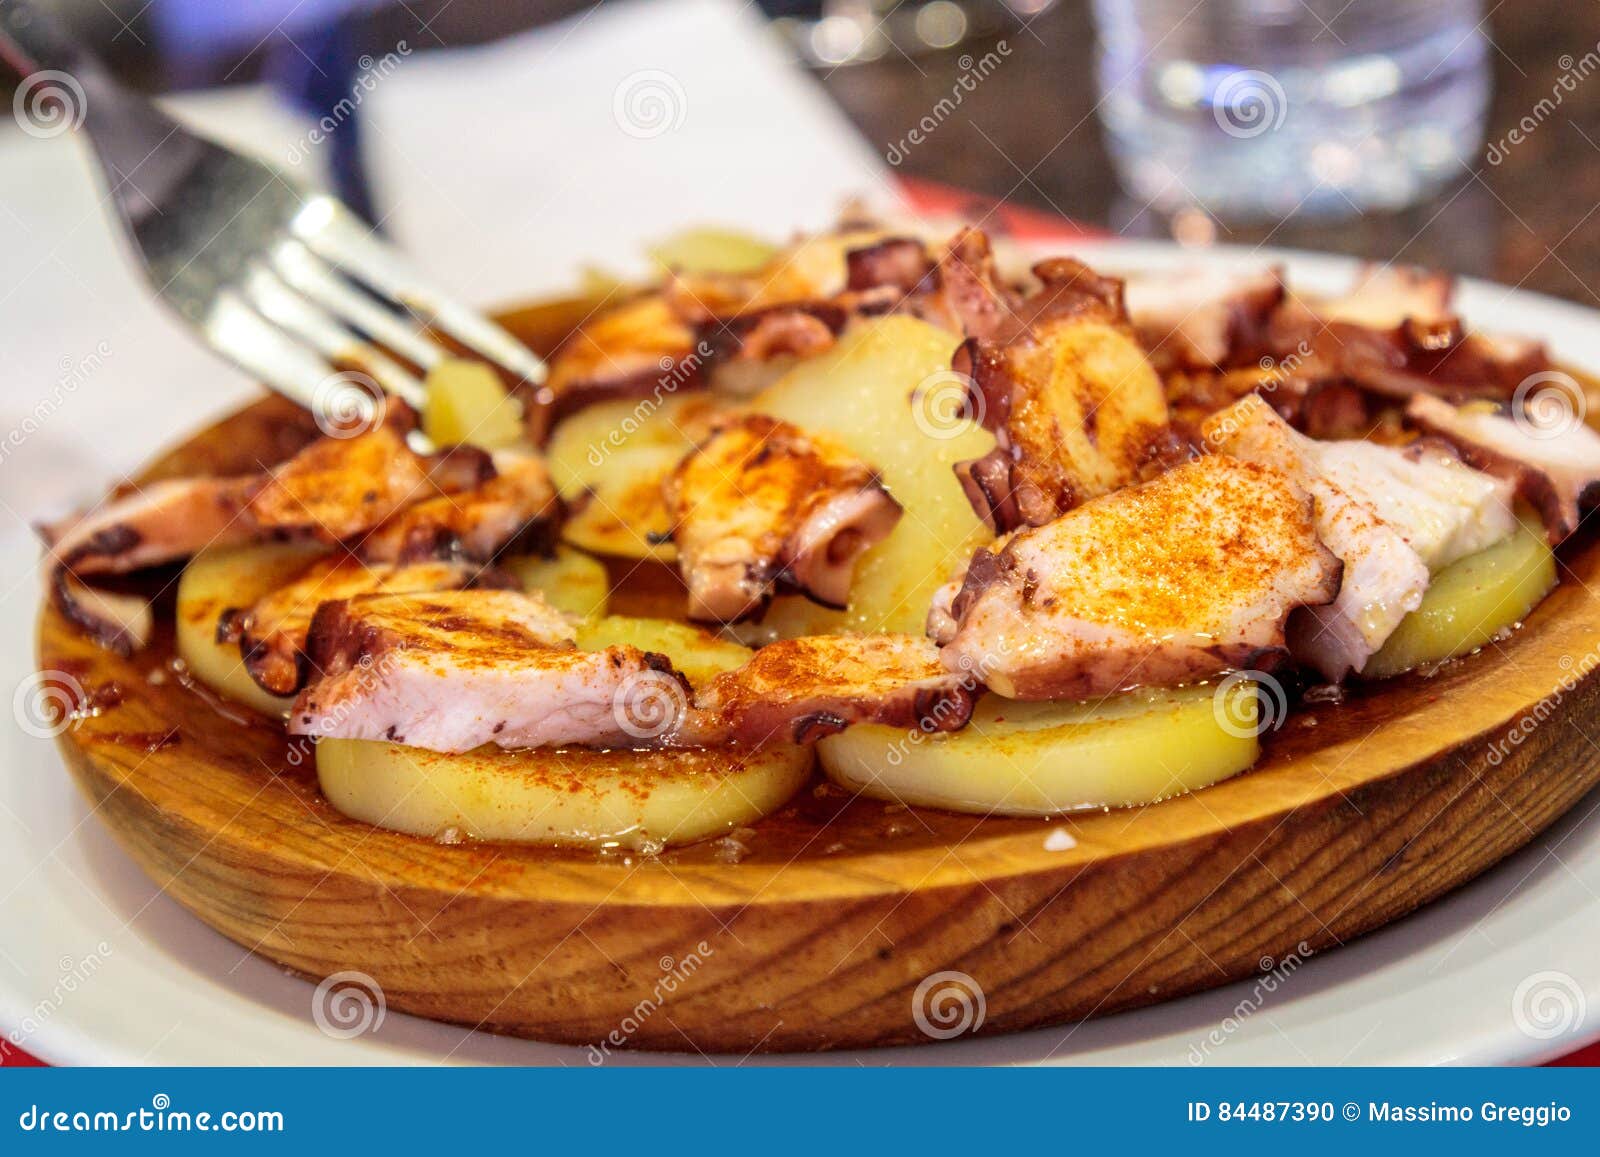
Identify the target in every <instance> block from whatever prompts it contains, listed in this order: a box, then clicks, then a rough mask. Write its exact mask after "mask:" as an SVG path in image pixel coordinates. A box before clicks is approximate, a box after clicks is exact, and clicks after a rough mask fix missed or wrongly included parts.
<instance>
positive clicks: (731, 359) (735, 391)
mask: <svg viewBox="0 0 1600 1157" xmlns="http://www.w3.org/2000/svg"><path fill="white" fill-rule="evenodd" d="M847 317H848V315H847V314H846V312H845V310H844V309H843V308H842V307H840V306H838V305H834V304H831V303H828V302H817V303H801V304H797V305H775V306H771V307H769V308H767V309H761V310H755V311H753V312H750V313H742V314H736V315H734V316H733V317H728V318H719V319H716V320H713V321H709V322H706V323H704V324H703V325H701V326H700V328H699V330H698V336H697V342H696V348H697V349H698V350H700V351H701V353H702V358H703V361H704V363H705V366H704V371H703V372H704V374H705V376H706V379H707V381H708V382H709V383H710V384H711V385H712V386H713V387H715V388H716V389H718V390H720V391H722V392H723V393H725V394H730V395H732V396H734V397H740V398H748V397H752V396H754V395H755V394H758V393H760V392H761V391H762V390H763V389H765V388H766V387H767V386H769V385H771V384H772V383H773V382H775V381H777V380H778V378H780V377H782V376H783V375H784V374H785V373H786V372H788V370H789V368H790V367H791V366H793V365H794V363H795V362H796V361H798V360H799V359H801V358H809V357H815V356H817V355H818V354H821V353H825V352H827V351H828V350H829V349H831V348H832V347H833V344H834V341H835V339H836V338H837V337H838V335H839V332H840V331H841V330H842V329H844V325H845V321H846V320H847Z"/></svg>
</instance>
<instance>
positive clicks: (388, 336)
mask: <svg viewBox="0 0 1600 1157" xmlns="http://www.w3.org/2000/svg"><path fill="white" fill-rule="evenodd" d="M271 260H272V268H273V270H274V271H275V272H276V273H277V274H278V276H279V277H281V278H283V280H284V281H285V282H287V283H288V285H289V286H290V287H291V288H294V289H298V290H299V291H300V292H301V293H303V294H305V295H306V296H307V297H308V298H310V299H311V300H312V301H314V302H316V303H317V304H318V305H320V306H322V308H323V309H326V310H327V311H328V312H329V313H331V314H333V316H335V317H338V318H342V319H344V320H345V321H346V322H348V323H350V324H352V325H354V326H355V327H356V328H357V329H359V330H361V331H362V332H363V333H365V334H367V335H368V336H369V337H371V338H372V339H373V340H374V341H377V342H379V343H381V344H383V345H386V346H388V347H389V348H390V349H392V350H394V351H395V352H396V353H398V354H399V355H400V356H401V357H403V358H405V359H407V360H408V361H410V362H413V363H414V364H416V365H418V366H421V367H422V368H423V369H424V370H431V369H432V368H433V367H434V366H436V365H438V364H439V362H440V361H441V360H442V359H443V358H444V357H445V350H444V347H442V346H440V345H439V344H438V343H437V342H434V341H431V340H430V339H429V338H427V337H426V336H425V335H424V334H423V333H422V332H421V331H419V330H418V329H416V328H415V327H414V326H412V325H411V324H410V322H409V320H407V321H402V320H401V318H400V315H399V314H396V313H395V312H393V311H392V310H390V309H389V308H388V307H387V306H384V305H380V304H379V303H378V300H377V298H375V297H373V296H372V295H371V294H368V293H364V292H362V291H361V290H360V289H358V288H357V287H356V286H354V285H352V284H351V283H350V282H348V281H346V280H345V279H344V278H343V277H341V276H340V275H339V274H338V273H337V272H336V271H335V270H334V269H333V267H332V266H330V265H329V264H328V263H327V262H326V261H324V260H323V259H322V258H320V257H318V256H317V255H316V254H315V253H313V252H311V250H309V249H307V248H306V247H305V245H304V244H303V243H301V242H299V241H284V242H282V243H281V244H279V245H277V246H275V247H274V248H273V251H272V258H271Z"/></svg>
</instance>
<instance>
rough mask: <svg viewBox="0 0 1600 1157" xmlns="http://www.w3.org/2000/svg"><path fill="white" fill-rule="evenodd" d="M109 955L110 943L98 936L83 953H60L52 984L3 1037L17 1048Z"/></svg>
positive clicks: (85, 982)
mask: <svg viewBox="0 0 1600 1157" xmlns="http://www.w3.org/2000/svg"><path fill="white" fill-rule="evenodd" d="M110 956H111V945H109V944H107V943H106V942H105V941H104V940H102V941H100V943H98V944H96V945H95V947H94V951H93V952H90V953H88V954H86V955H84V956H81V957H77V958H74V957H71V956H63V957H61V959H60V961H59V962H58V964H57V968H58V970H59V971H58V975H57V976H56V982H55V984H54V985H53V986H51V989H50V991H49V992H47V993H45V994H44V995H43V996H41V997H40V998H39V999H38V1001H36V1002H35V1003H34V1006H33V1007H32V1008H30V1009H28V1010H27V1011H26V1012H25V1013H24V1014H23V1016H22V1019H21V1020H20V1021H18V1022H17V1025H16V1027H15V1028H13V1029H12V1030H11V1031H10V1032H9V1033H7V1034H6V1037H7V1039H8V1040H10V1042H11V1043H12V1044H14V1045H16V1046H17V1047H18V1048H21V1047H22V1045H23V1044H24V1043H25V1042H26V1041H27V1039H28V1038H29V1037H31V1036H32V1035H33V1034H34V1033H36V1032H38V1031H39V1029H40V1028H41V1027H42V1026H43V1024H44V1022H45V1021H47V1020H49V1019H50V1018H51V1017H53V1016H54V1015H55V1014H56V1013H58V1012H60V1011H61V1009H62V1008H63V1007H64V1006H65V1005H66V1003H67V1002H68V1001H69V1000H71V999H72V997H73V996H74V995H76V994H77V992H78V991H79V990H80V989H81V988H83V987H85V986H86V985H87V984H88V983H89V981H90V980H92V979H93V978H94V975H95V974H96V973H97V972H99V971H100V969H101V967H102V966H103V965H104V964H105V962H106V961H107V960H108V959H109V958H110Z"/></svg>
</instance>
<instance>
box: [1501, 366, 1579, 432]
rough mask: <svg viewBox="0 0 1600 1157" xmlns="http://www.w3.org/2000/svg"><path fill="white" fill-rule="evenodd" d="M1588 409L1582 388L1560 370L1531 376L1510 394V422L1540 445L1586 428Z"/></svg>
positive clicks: (1540, 372)
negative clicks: (1536, 440) (1581, 427)
mask: <svg viewBox="0 0 1600 1157" xmlns="http://www.w3.org/2000/svg"><path fill="white" fill-rule="evenodd" d="M1588 409H1589V406H1588V402H1587V401H1585V400H1584V396H1583V390H1582V388H1581V387H1579V385H1578V383H1577V382H1575V381H1573V380H1572V377H1571V376H1570V375H1568V374H1564V373H1562V372H1561V371H1560V370H1540V371H1539V372H1538V373H1536V374H1529V375H1528V376H1527V377H1525V378H1523V379H1522V381H1521V382H1519V383H1518V384H1517V388H1516V389H1515V390H1514V391H1512V394H1511V420H1512V421H1513V422H1515V423H1516V424H1517V428H1518V429H1520V430H1521V431H1522V432H1523V433H1524V434H1527V435H1528V436H1529V437H1530V438H1538V439H1539V440H1540V441H1549V440H1551V439H1554V438H1560V437H1562V436H1563V435H1566V434H1570V433H1572V431H1574V430H1576V429H1577V428H1578V427H1580V426H1582V425H1583V422H1584V418H1585V417H1587V415H1588Z"/></svg>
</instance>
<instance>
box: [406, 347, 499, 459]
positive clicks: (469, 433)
mask: <svg viewBox="0 0 1600 1157" xmlns="http://www.w3.org/2000/svg"><path fill="white" fill-rule="evenodd" d="M426 385H427V388H428V404H427V408H426V409H425V410H424V411H423V414H422V432H423V433H424V434H426V435H427V436H428V437H429V438H430V439H432V440H433V442H434V443H435V444H436V445H439V446H454V445H457V444H459V443H462V442H467V443H471V444H472V445H474V446H482V447H485V448H486V449H490V450H494V449H497V448H499V447H501V446H510V445H512V444H513V443H515V442H518V441H520V440H521V438H522V405H521V403H520V402H518V401H517V400H516V399H515V398H513V397H511V396H510V395H509V394H507V393H506V388H505V386H504V385H503V384H502V383H501V381H500V376H499V375H498V374H496V373H495V372H494V371H493V370H492V369H490V368H489V367H488V366H487V365H485V364H484V363H483V362H475V361H471V360H470V359H468V358H445V359H443V360H442V361H441V362H440V363H439V364H438V365H436V366H434V367H433V369H431V370H430V371H428V380H427V382H426Z"/></svg>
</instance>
